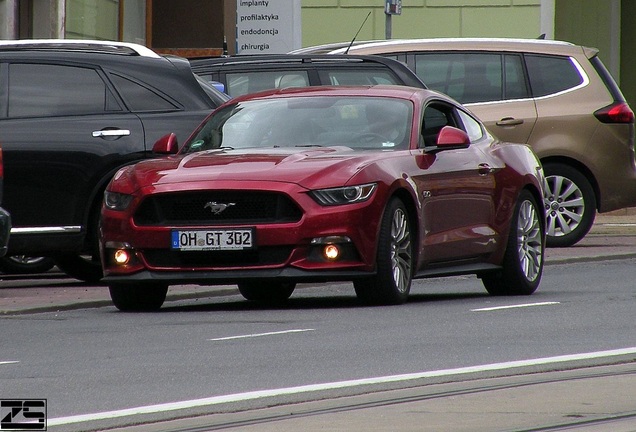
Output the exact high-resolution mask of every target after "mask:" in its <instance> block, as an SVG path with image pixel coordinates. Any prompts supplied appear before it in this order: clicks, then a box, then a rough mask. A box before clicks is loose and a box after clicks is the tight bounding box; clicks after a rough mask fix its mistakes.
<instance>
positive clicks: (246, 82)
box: [225, 70, 309, 97]
mask: <svg viewBox="0 0 636 432" xmlns="http://www.w3.org/2000/svg"><path fill="white" fill-rule="evenodd" d="M225 80H226V83H227V92H226V93H227V94H229V95H230V96H232V97H236V96H241V95H244V94H248V93H256V92H259V91H262V90H269V89H274V88H284V87H302V86H307V85H309V75H308V73H307V71H289V70H288V71H260V72H241V73H228V74H226V75H225Z"/></svg>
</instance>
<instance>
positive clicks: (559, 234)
mask: <svg viewBox="0 0 636 432" xmlns="http://www.w3.org/2000/svg"><path fill="white" fill-rule="evenodd" d="M543 171H544V173H545V177H546V183H547V185H546V188H545V189H546V190H545V194H546V195H545V198H544V201H545V209H546V210H545V211H546V219H547V226H546V231H547V238H546V243H547V245H548V246H549V247H568V246H572V245H574V244H575V243H577V242H579V241H580V240H581V239H582V238H583V237H585V235H586V234H587V233H588V232H589V231H590V229H591V228H592V225H593V224H594V219H595V218H596V195H595V194H594V189H593V188H592V185H591V184H590V182H589V180H588V179H587V178H586V177H585V176H584V175H583V174H582V173H581V172H580V171H578V170H576V169H574V168H572V167H570V166H568V165H564V164H557V163H547V164H545V166H544V167H543Z"/></svg>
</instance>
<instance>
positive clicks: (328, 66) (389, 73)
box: [190, 54, 426, 97]
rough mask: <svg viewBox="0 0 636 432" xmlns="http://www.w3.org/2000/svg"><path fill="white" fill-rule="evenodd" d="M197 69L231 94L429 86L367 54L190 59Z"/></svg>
mask: <svg viewBox="0 0 636 432" xmlns="http://www.w3.org/2000/svg"><path fill="white" fill-rule="evenodd" d="M190 63H191V64H192V70H193V71H194V73H196V74H197V75H199V76H200V77H202V78H204V79H205V80H207V81H209V82H214V83H220V84H221V86H222V87H221V88H222V90H223V91H225V92H226V93H227V94H229V95H230V96H232V97H236V96H241V95H244V94H247V93H255V92H258V91H261V90H269V89H273V88H284V87H306V86H320V85H375V84H397V85H407V86H411V87H417V88H426V86H425V85H424V83H423V82H422V81H421V80H420V78H418V77H417V75H415V73H413V71H411V69H409V68H408V67H407V66H406V65H405V64H404V63H402V62H399V61H396V60H393V59H389V58H386V57H380V56H364V55H360V56H359V55H311V54H310V55H296V54H269V55H242V56H235V57H215V58H204V59H191V60H190Z"/></svg>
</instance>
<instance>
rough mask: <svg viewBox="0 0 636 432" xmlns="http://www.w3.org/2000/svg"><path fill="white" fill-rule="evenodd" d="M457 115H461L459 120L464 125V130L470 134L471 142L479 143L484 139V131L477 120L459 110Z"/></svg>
mask: <svg viewBox="0 0 636 432" xmlns="http://www.w3.org/2000/svg"><path fill="white" fill-rule="evenodd" d="M457 114H458V115H459V118H460V120H461V122H462V123H463V125H464V128H463V129H464V131H466V133H467V134H468V137H469V138H470V142H475V141H479V140H480V139H482V138H483V136H484V130H483V129H482V127H481V124H480V123H479V122H478V121H477V120H475V119H474V118H472V117H471V116H470V115H468V113H466V112H464V111H462V110H457Z"/></svg>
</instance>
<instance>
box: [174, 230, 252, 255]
mask: <svg viewBox="0 0 636 432" xmlns="http://www.w3.org/2000/svg"><path fill="white" fill-rule="evenodd" d="M254 246H255V244H254V229H253V228H241V229H222V230H188V231H181V230H173V231H172V243H171V246H170V247H171V249H173V250H182V251H203V250H242V249H252V248H254Z"/></svg>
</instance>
